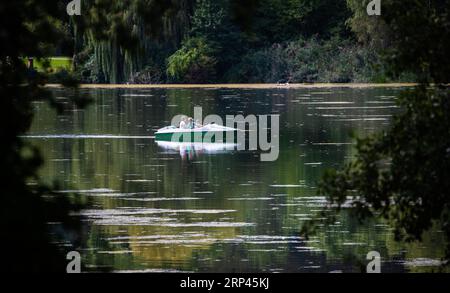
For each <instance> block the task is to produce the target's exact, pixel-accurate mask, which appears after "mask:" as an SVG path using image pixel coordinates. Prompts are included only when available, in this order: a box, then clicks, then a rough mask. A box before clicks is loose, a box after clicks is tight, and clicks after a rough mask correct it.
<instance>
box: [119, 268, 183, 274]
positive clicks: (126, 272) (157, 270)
mask: <svg viewBox="0 0 450 293" xmlns="http://www.w3.org/2000/svg"><path fill="white" fill-rule="evenodd" d="M112 272H113V273H123V274H139V273H142V274H148V273H173V274H177V273H192V271H180V270H174V269H142V270H115V271H112Z"/></svg>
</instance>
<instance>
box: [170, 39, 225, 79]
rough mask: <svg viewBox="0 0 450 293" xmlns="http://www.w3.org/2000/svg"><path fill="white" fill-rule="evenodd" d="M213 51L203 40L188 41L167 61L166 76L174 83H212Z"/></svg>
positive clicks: (214, 71)
mask: <svg viewBox="0 0 450 293" xmlns="http://www.w3.org/2000/svg"><path fill="white" fill-rule="evenodd" d="M216 63H217V62H216V60H215V58H214V51H213V50H212V49H211V47H210V46H209V44H207V42H206V41H205V40H204V39H203V38H192V39H188V40H187V41H186V42H185V43H184V44H183V46H182V47H181V49H179V50H178V51H176V52H175V53H174V54H173V55H172V56H170V57H169V58H168V61H167V76H168V77H169V80H173V81H175V82H186V83H201V82H206V81H214V80H215V75H216V70H215V66H216Z"/></svg>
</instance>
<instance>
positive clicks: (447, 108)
mask: <svg viewBox="0 0 450 293" xmlns="http://www.w3.org/2000/svg"><path fill="white" fill-rule="evenodd" d="M449 8H450V3H449V2H448V1H420V0H410V1H402V2H399V1H383V14H382V16H381V19H380V21H384V22H385V23H386V25H387V28H388V31H389V39H390V40H391V41H390V42H391V45H390V46H389V48H388V49H387V50H386V51H385V52H384V56H385V58H386V62H387V64H388V65H389V68H390V72H391V74H394V75H395V74H400V73H401V72H405V71H408V72H412V73H414V74H415V75H416V76H417V77H418V78H419V81H420V85H419V86H417V87H416V88H415V89H414V90H408V91H405V92H403V93H402V94H401V95H400V96H399V98H398V104H399V105H400V107H401V109H402V110H401V113H400V114H398V115H397V116H396V117H395V118H394V119H393V123H392V126H391V127H390V128H389V129H388V130H386V131H383V132H382V133H379V134H376V135H372V136H368V137H366V138H360V139H358V140H357V146H356V150H357V154H356V157H355V159H354V160H353V161H352V162H351V163H349V164H347V165H346V166H345V167H344V168H343V169H342V170H340V171H336V170H330V171H328V172H327V173H326V174H325V176H324V177H323V181H322V182H321V184H320V189H319V194H321V195H325V196H327V198H328V200H329V203H330V207H333V208H334V207H336V206H338V209H339V208H340V207H341V206H342V205H343V204H344V203H348V202H349V201H350V202H351V205H352V206H353V209H352V211H353V212H354V213H355V214H356V215H357V216H358V217H359V218H360V219H361V220H363V219H365V218H367V217H371V216H374V215H376V216H378V215H380V216H382V217H384V218H386V219H388V220H390V222H391V223H392V224H393V226H394V227H395V232H396V238H397V239H406V240H420V239H421V236H422V234H423V233H424V232H425V231H427V230H429V229H430V228H431V227H432V226H433V225H435V224H436V225H439V227H440V228H441V229H442V230H443V231H444V232H445V233H446V235H447V241H449V240H450V214H449V212H450V191H449V190H450V185H449V178H450V91H449V88H448V85H447V84H444V83H446V82H448V81H449V79H450V72H449V68H450V58H449V57H448V52H450V38H449V33H450V18H449V12H450V9H449ZM430 82H434V84H432V85H430ZM305 228H308V226H306V227H305ZM448 243H450V241H449V242H448ZM448 258H450V245H449V246H448V251H447V259H448Z"/></svg>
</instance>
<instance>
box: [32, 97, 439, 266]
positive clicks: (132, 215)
mask: <svg viewBox="0 0 450 293" xmlns="http://www.w3.org/2000/svg"><path fill="white" fill-rule="evenodd" d="M400 90H401V89H400V88H365V89H350V88H347V89H340V88H332V89H326V88H320V89H287V88H282V89H213V88H211V89H133V90H126V89H89V90H86V89H85V90H82V92H84V93H86V94H89V95H90V96H91V97H92V99H93V103H92V104H91V105H90V106H88V107H87V108H86V109H83V110H80V109H76V108H72V109H71V110H68V111H65V112H64V114H63V115H57V114H56V113H55V111H54V110H52V109H51V108H50V107H49V106H48V105H47V104H44V103H35V104H34V106H35V113H36V114H35V118H34V122H33V125H32V128H31V130H30V132H29V135H28V138H27V139H28V140H30V141H32V142H33V144H35V145H37V146H39V147H40V149H41V150H42V153H43V156H44V158H45V160H46V164H45V165H44V167H43V168H42V169H41V172H40V174H41V176H42V178H43V179H44V180H45V181H47V182H53V181H54V180H57V181H58V182H59V184H60V186H61V192H63V193H70V192H76V193H77V194H78V195H77V196H78V197H81V198H82V199H83V200H85V201H86V202H88V205H87V206H86V208H85V209H84V210H83V211H82V212H81V214H82V215H83V217H84V223H85V225H84V226H85V229H84V235H83V236H84V240H83V245H82V247H81V248H77V249H78V250H79V251H80V252H81V253H82V257H83V258H82V262H83V265H84V266H85V267H86V269H87V270H90V271H96V270H102V269H103V268H108V269H111V270H113V271H144V272H330V271H344V272H360V271H364V270H365V266H366V264H367V262H368V261H367V260H366V255H367V253H368V252H369V251H378V252H379V253H380V254H381V257H382V266H381V270H382V271H383V272H405V271H406V272H408V271H424V270H425V271H430V270H435V269H437V268H438V265H439V259H440V257H442V256H443V254H444V239H443V235H442V233H441V232H440V231H439V230H437V229H435V230H434V231H433V232H430V233H428V234H426V235H425V236H424V242H423V243H412V244H405V243H397V242H395V241H394V237H393V234H392V230H391V229H390V228H389V226H388V225H387V223H385V222H383V221H375V220H373V221H368V222H366V223H362V224H360V223H358V222H357V221H356V220H355V219H353V218H351V217H350V216H349V214H348V212H347V211H344V212H342V213H341V214H340V216H339V217H338V221H337V222H336V223H334V224H333V225H331V226H327V227H321V228H320V229H319V230H318V232H317V233H316V234H315V235H313V236H312V237H310V238H309V239H308V240H306V239H304V238H302V237H301V235H300V230H301V227H302V224H303V223H304V222H305V221H307V220H309V219H311V218H312V217H314V215H316V214H317V213H318V212H319V211H321V210H322V209H323V206H324V203H325V198H323V197H319V196H317V193H316V192H317V190H316V186H317V182H318V180H319V179H320V177H321V174H322V173H323V171H324V170H325V169H327V168H338V167H340V166H342V165H343V164H344V163H345V162H348V161H349V160H350V159H351V158H352V156H353V155H354V149H353V145H352V143H353V140H352V138H351V134H352V133H354V134H359V135H364V134H368V133H372V132H374V131H377V130H380V129H382V128H383V127H387V126H388V125H389V123H390V120H391V118H392V114H393V113H395V112H396V111H398V109H397V108H396V105H395V96H396V95H397V94H398V93H399V91H400ZM53 92H54V94H55V96H56V97H58V100H60V101H61V102H64V101H66V100H67V97H68V96H69V95H70V93H69V92H66V91H65V90H63V89H54V90H53ZM194 106H201V107H203V114H204V115H208V114H218V115H220V116H222V117H225V115H236V114H243V115H244V116H245V115H249V114H254V115H263V114H279V115H280V154H279V157H278V159H277V160H276V161H274V162H261V161H260V153H259V152H258V151H237V150H234V149H233V148H232V149H226V148H218V149H201V148H200V149H199V148H190V147H182V148H181V149H180V148H179V147H176V146H175V147H172V146H161V145H158V144H157V143H156V142H155V140H154V137H153V136H154V132H155V131H156V130H157V129H159V128H161V127H164V126H167V125H169V124H170V121H171V119H172V117H173V116H174V115H177V114H186V115H193V110H194ZM74 216H76V215H74Z"/></svg>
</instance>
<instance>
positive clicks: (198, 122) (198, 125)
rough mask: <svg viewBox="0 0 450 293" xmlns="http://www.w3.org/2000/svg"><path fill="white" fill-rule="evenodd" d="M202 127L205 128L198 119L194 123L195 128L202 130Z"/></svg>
mask: <svg viewBox="0 0 450 293" xmlns="http://www.w3.org/2000/svg"><path fill="white" fill-rule="evenodd" d="M200 127H203V125H202V124H201V123H200V121H199V120H198V119H197V120H195V122H194V128H200Z"/></svg>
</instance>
